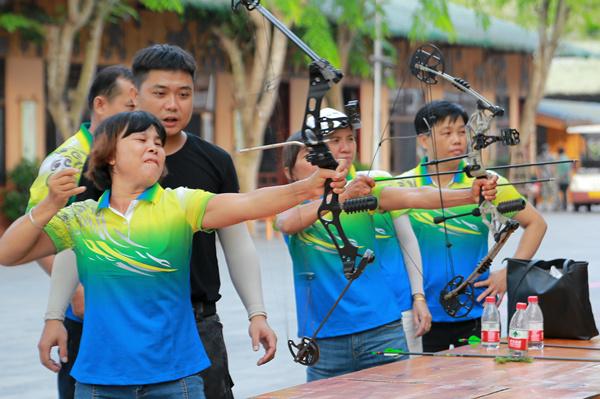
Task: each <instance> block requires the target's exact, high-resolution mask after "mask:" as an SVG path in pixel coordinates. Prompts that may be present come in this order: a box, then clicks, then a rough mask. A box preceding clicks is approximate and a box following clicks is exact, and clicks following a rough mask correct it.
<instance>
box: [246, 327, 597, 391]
mask: <svg viewBox="0 0 600 399" xmlns="http://www.w3.org/2000/svg"><path fill="white" fill-rule="evenodd" d="M545 343H546V344H555V345H570V346H587V347H593V348H595V349H572V348H552V347H545V348H544V349H543V350H542V351H539V350H538V351H530V352H529V355H530V356H552V357H575V358H586V359H598V362H585V361H558V360H534V361H533V363H506V364H497V363H496V362H495V361H494V359H485V358H460V357H453V358H448V357H442V356H435V357H431V356H421V357H417V358H414V359H410V360H404V361H398V362H394V363H391V364H386V365H383V366H378V367H373V368H370V369H366V370H362V371H358V372H355V373H350V374H346V375H343V376H339V377H336V378H330V379H327V380H321V381H315V382H312V383H308V384H303V385H298V386H295V387H290V388H286V389H283V390H280V391H276V392H271V393H266V394H263V395H260V396H258V397H259V398H323V399H325V398H327V399H329V398H344V399H350V398H400V397H401V398H427V397H432V398H433V397H435V398H483V397H485V398H493V399H497V398H498V399H499V398H511V399H512V398H526V399H533V398H541V397H543V398H544V399H551V398H592V397H598V398H600V339H598V338H596V339H593V340H591V341H575V340H557V339H548V340H546V341H545ZM451 352H454V353H472V354H494V355H496V354H497V355H499V356H504V355H506V354H507V353H508V348H507V346H506V345H501V348H500V349H499V350H497V351H488V350H486V349H483V348H480V347H470V346H463V347H459V348H456V349H454V350H453V351H446V352H441V353H451Z"/></svg>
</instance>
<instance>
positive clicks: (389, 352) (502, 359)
mask: <svg viewBox="0 0 600 399" xmlns="http://www.w3.org/2000/svg"><path fill="white" fill-rule="evenodd" d="M371 354H372V355H383V356H404V355H408V356H431V357H462V358H478V359H494V360H495V361H496V363H500V364H503V363H507V362H524V363H531V362H532V361H533V360H555V361H567V362H592V363H600V358H583V357H562V356H524V357H517V356H498V355H486V354H476V353H457V352H410V351H404V350H402V349H395V348H386V349H385V350H383V351H380V352H371Z"/></svg>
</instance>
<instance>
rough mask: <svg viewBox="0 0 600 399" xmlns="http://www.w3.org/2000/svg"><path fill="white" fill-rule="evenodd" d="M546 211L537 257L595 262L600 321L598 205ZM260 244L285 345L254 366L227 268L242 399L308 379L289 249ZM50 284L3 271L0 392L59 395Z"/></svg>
mask: <svg viewBox="0 0 600 399" xmlns="http://www.w3.org/2000/svg"><path fill="white" fill-rule="evenodd" d="M545 216H546V219H547V221H548V224H549V231H548V233H547V235H546V238H545V240H544V242H543V244H542V247H541V248H540V251H539V252H538V255H539V257H540V258H545V259H551V258H555V257H568V258H573V259H578V260H589V261H590V263H591V264H590V269H589V272H590V293H591V295H592V305H593V306H594V308H595V309H594V310H595V312H596V320H597V321H598V320H600V244H599V243H600V232H599V231H600V230H599V229H598V225H599V224H600V208H595V209H594V212H593V213H579V214H574V213H548V214H545ZM259 232H260V231H259ZM516 242H517V240H515V239H511V240H510V241H509V243H508V244H507V246H506V248H505V249H504V250H503V251H502V252H501V253H500V254H499V255H498V257H497V259H503V258H504V257H506V256H510V255H511V253H512V251H514V248H515V244H516ZM256 245H257V248H258V250H259V253H260V254H261V257H262V268H263V276H262V277H263V288H264V290H265V302H266V304H267V307H268V310H269V322H270V323H271V325H272V326H273V328H274V329H275V330H276V332H277V335H278V337H279V345H278V352H277V357H276V358H275V360H273V361H272V362H271V363H269V364H267V365H264V366H261V367H257V366H256V365H255V364H256V360H257V359H258V357H259V356H258V355H257V354H256V353H255V352H253V351H252V350H251V345H250V340H249V338H248V333H247V325H248V324H247V321H246V317H245V311H244V310H243V307H242V305H241V302H240V300H239V298H238V297H237V295H236V294H235V293H234V290H233V287H232V285H231V283H230V282H229V278H228V276H227V272H226V271H224V272H223V274H224V275H223V281H224V284H223V289H222V294H223V299H222V300H221V301H220V302H219V313H220V314H221V318H222V319H223V323H224V325H225V335H226V341H227V346H228V349H229V357H230V362H231V373H232V376H233V378H234V380H235V381H236V387H235V394H236V397H240V398H245V397H249V396H252V395H254V394H258V393H262V392H268V391H272V390H276V389H279V388H283V387H288V386H291V385H296V384H300V383H303V382H304V380H305V374H304V368H303V367H302V366H299V365H297V364H294V363H293V361H292V360H291V356H290V354H289V353H288V351H287V345H286V341H287V338H288V337H295V329H296V328H295V311H294V303H293V295H292V292H293V289H292V277H291V271H290V261H289V258H288V256H287V252H286V249H285V247H284V244H283V242H282V241H281V240H280V239H276V240H272V241H266V240H264V239H260V238H257V240H256ZM496 263H498V262H496ZM225 270H226V268H225ZM47 287H48V278H47V277H46V276H45V275H44V274H43V273H42V272H41V270H40V269H39V268H38V267H37V266H34V265H28V266H23V267H19V268H11V269H8V268H7V269H1V270H0V342H1V343H2V345H3V347H4V356H5V357H4V361H3V365H4V366H2V372H0V398H6V399H9V398H10V399H50V398H55V397H56V394H55V377H54V375H53V374H52V373H51V372H50V371H47V370H46V369H44V368H43V367H42V366H41V365H40V364H39V363H38V358H37V349H36V344H37V340H38V338H39V334H40V331H41V327H42V321H41V320H42V314H43V312H44V309H45V303H46V297H47V291H48V288H47ZM503 324H504V325H506V323H503Z"/></svg>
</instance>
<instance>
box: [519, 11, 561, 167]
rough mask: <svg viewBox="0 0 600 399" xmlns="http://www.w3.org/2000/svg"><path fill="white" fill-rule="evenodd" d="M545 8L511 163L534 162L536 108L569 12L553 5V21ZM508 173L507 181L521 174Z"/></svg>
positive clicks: (540, 20) (541, 14) (535, 155)
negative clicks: (519, 141)
mask: <svg viewBox="0 0 600 399" xmlns="http://www.w3.org/2000/svg"><path fill="white" fill-rule="evenodd" d="M548 7H549V0H545V1H543V2H542V4H541V6H540V8H539V15H540V19H539V25H538V35H539V46H538V49H537V51H536V53H535V54H534V55H533V67H532V74H531V78H530V80H529V89H528V95H527V98H526V100H525V104H524V106H523V113H522V115H521V126H520V133H521V142H522V143H523V144H521V146H516V147H513V149H512V151H511V158H512V159H511V161H512V162H513V163H517V162H524V161H527V162H535V160H536V158H537V134H536V124H535V118H536V115H537V108H538V106H539V104H540V101H541V100H542V98H543V97H544V90H545V87H546V80H547V78H548V72H549V71H550V65H551V62H552V58H553V57H554V54H555V53H556V48H557V47H558V42H559V39H560V37H561V36H562V34H563V32H564V28H565V24H566V21H567V18H568V16H569V12H570V8H569V6H568V5H567V4H566V1H565V0H559V1H558V2H557V3H556V10H555V13H554V17H552V16H551V15H550V13H549V10H548ZM519 147H520V148H519ZM512 171H513V173H511V177H513V178H515V176H522V175H523V174H524V173H525V170H522V171H517V170H516V169H513V170H512Z"/></svg>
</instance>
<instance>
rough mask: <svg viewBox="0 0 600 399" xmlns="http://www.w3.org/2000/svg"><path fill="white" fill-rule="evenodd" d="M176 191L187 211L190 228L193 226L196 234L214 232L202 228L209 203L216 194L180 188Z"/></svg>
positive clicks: (186, 216) (186, 215)
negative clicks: (197, 232)
mask: <svg viewBox="0 0 600 399" xmlns="http://www.w3.org/2000/svg"><path fill="white" fill-rule="evenodd" d="M176 190H177V196H178V197H179V199H180V202H181V205H182V207H183V209H184V211H185V218H186V220H187V221H188V223H189V224H190V226H192V229H193V230H194V232H196V231H205V232H207V233H210V232H212V231H213V230H210V229H203V228H202V219H204V212H206V206H207V204H208V201H209V200H210V199H211V198H212V197H214V195H215V194H213V193H209V192H208V191H204V190H192V189H189V188H184V187H179V188H177V189H176Z"/></svg>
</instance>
